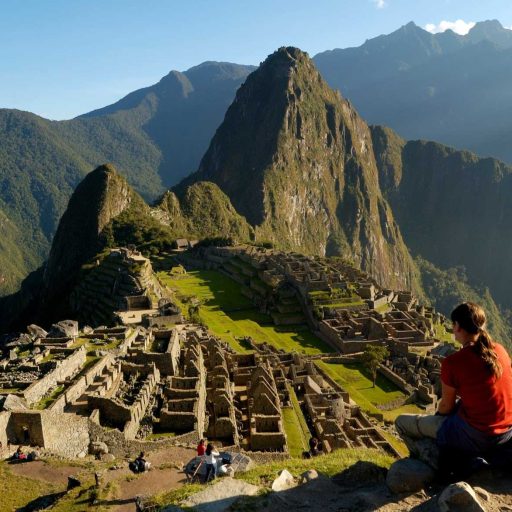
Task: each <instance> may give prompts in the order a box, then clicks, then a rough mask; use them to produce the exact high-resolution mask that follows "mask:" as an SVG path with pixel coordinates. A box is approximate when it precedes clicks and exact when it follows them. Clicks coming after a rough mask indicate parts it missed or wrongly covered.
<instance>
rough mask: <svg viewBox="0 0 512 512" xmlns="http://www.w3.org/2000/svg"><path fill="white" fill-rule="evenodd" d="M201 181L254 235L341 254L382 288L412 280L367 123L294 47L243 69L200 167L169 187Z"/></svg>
mask: <svg viewBox="0 0 512 512" xmlns="http://www.w3.org/2000/svg"><path fill="white" fill-rule="evenodd" d="M200 181H211V182H213V183H216V184H217V185H218V186H219V188H220V189H221V190H222V191H223V192H225V193H226V194H227V196H228V197H229V199H230V200H231V202H232V203H233V205H234V207H235V208H236V210H237V211H238V212H239V213H240V214H242V215H243V216H245V217H246V219H247V220H248V222H249V223H250V224H251V226H253V228H254V230H255V234H256V239H259V240H270V241H272V242H274V243H275V244H276V245H277V246H279V247H281V248H283V249H288V250H290V249H291V250H298V251H303V252H306V253H309V254H320V255H325V254H327V255H333V254H339V255H343V256H344V257H347V258H350V259H352V260H354V262H355V263H356V264H357V265H360V266H361V267H362V268H363V269H364V270H366V271H368V272H369V273H370V274H372V275H373V276H374V277H375V278H376V279H377V280H379V281H380V282H383V283H385V284H387V285H389V286H394V287H396V288H410V287H411V285H412V282H413V267H414V265H413V263H412V260H411V258H410V256H409V253H408V250H407V248H406V246H405V244H404V243H403V240H402V237H401V235H400V231H399V229H398V226H397V225H396V223H395V221H394V219H393V215H392V213H391V209H390V207H389V205H388V203H387V202H386V200H385V199H384V197H383V196H382V194H381V191H380V188H379V177H378V172H377V167H376V163H375V159H374V155H373V147H372V139H371V135H370V131H369V128H368V126H367V125H366V123H365V122H364V121H363V120H362V119H361V118H360V117H359V115H358V114H357V112H356V111H355V110H354V109H353V108H352V106H351V105H350V103H349V102H348V101H346V100H344V99H343V98H342V97H341V96H340V95H339V93H337V92H335V91H333V90H332V89H330V88H329V87H328V86H327V84H326V83H325V82H324V81H323V79H322V78H321V76H320V74H319V73H318V71H317V69H316V68H315V66H314V64H313V62H312V61H311V59H310V58H309V57H308V56H307V54H305V53H303V52H302V51H300V50H298V49H296V48H281V49H279V50H278V51H276V52H275V53H274V54H272V55H271V56H269V57H268V58H267V60H266V61H265V62H264V63H263V64H262V65H261V66H260V68H258V70H256V71H255V72H253V73H252V74H251V75H249V77H248V78H247V80H246V82H245V83H244V84H243V85H242V87H240V89H239V90H238V92H237V95H236V98H235V100H234V102H233V103H232V105H231V106H230V108H229V109H228V111H227V113H226V117H225V119H224V122H223V123H222V125H221V126H220V127H219V129H218V130H217V132H216V134H215V136H214V138H213V140H212V142H211V144H210V147H209V149H208V151H207V152H206V154H205V156H204V157H203V159H202V161H201V164H200V166H199V170H198V171H197V172H196V173H195V174H193V175H192V176H191V177H189V178H187V179H186V180H185V181H184V182H182V184H181V185H179V186H178V187H177V188H176V191H177V192H178V193H182V191H183V189H184V187H186V186H187V185H190V184H192V183H196V182H200Z"/></svg>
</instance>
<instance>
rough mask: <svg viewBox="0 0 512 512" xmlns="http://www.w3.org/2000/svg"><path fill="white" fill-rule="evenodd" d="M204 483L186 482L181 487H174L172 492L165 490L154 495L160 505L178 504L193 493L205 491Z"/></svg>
mask: <svg viewBox="0 0 512 512" xmlns="http://www.w3.org/2000/svg"><path fill="white" fill-rule="evenodd" d="M204 489H205V486H204V484H185V485H184V486H183V487H180V488H179V489H173V490H172V491H170V492H163V493H160V494H157V495H156V496H153V500H154V501H155V503H156V504H158V505H162V506H164V505H178V504H179V503H181V502H182V501H183V500H185V499H187V498H188V497H189V496H192V494H196V493H197V492H201V491H204Z"/></svg>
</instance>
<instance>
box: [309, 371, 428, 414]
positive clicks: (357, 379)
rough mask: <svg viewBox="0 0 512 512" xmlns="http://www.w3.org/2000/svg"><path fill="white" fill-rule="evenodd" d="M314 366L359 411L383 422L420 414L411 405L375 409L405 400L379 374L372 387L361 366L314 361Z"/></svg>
mask: <svg viewBox="0 0 512 512" xmlns="http://www.w3.org/2000/svg"><path fill="white" fill-rule="evenodd" d="M315 364H317V365H318V367H319V368H321V369H322V370H324V371H325V372H326V373H327V374H328V375H329V377H331V378H332V379H334V380H335V381H336V382H337V383H338V384H339V385H340V386H342V387H343V388H344V389H345V390H346V391H347V392H348V393H349V395H350V397H351V398H352V399H353V400H354V401H355V402H356V403H357V404H358V405H359V406H360V407H361V409H362V410H363V411H365V412H367V413H369V414H381V415H382V416H383V417H384V419H385V420H389V421H392V420H394V419H395V418H396V417H397V416H398V415H399V414H402V413H404V412H410V413H421V412H422V410H421V409H420V408H419V407H417V406H415V405H412V404H411V405H404V406H401V407H399V408H395V409H392V410H387V411H384V410H381V409H379V408H378V407H376V406H377V405H385V404H388V403H390V402H393V401H395V400H398V399H400V398H405V397H406V395H405V393H404V392H403V391H401V390H400V389H399V388H398V387H396V386H395V385H394V384H393V383H392V382H390V381H389V380H388V379H386V378H385V377H383V376H382V375H381V374H377V382H376V384H375V387H373V385H372V380H371V378H370V377H369V376H368V374H367V373H366V372H365V371H364V369H363V366H362V364H358V363H355V364H350V365H347V364H334V363H325V362H324V361H316V363H315Z"/></svg>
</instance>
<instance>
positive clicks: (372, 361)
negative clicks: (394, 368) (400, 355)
mask: <svg viewBox="0 0 512 512" xmlns="http://www.w3.org/2000/svg"><path fill="white" fill-rule="evenodd" d="M388 356H389V350H388V349H387V348H386V347H383V346H381V345H370V344H368V345H366V348H365V349H364V352H363V357H362V362H363V365H364V367H365V368H366V369H367V370H368V371H369V372H370V374H371V376H372V381H373V387H375V381H376V380H377V368H378V367H379V364H381V363H382V362H384V360H385V359H386V357H388Z"/></svg>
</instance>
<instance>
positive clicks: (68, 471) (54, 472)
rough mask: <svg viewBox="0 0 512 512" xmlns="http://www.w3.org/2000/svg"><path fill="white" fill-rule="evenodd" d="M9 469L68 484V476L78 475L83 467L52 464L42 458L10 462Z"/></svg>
mask: <svg viewBox="0 0 512 512" xmlns="http://www.w3.org/2000/svg"><path fill="white" fill-rule="evenodd" d="M9 470H10V471H11V472H12V473H14V474H15V475H18V476H25V477H27V478H33V479H35V480H42V481H44V482H50V483H52V484H58V485H64V486H66V485H67V482H68V476H71V475H77V474H78V473H80V471H82V468H79V467H74V466H52V465H51V464H48V463H46V462H44V461H42V460H35V461H32V462H18V463H16V464H9Z"/></svg>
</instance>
